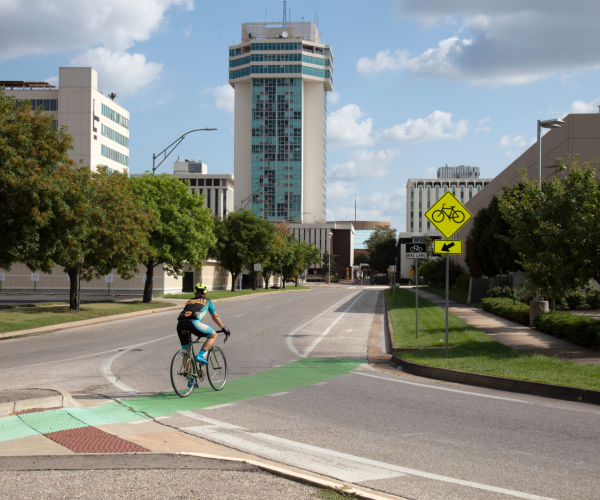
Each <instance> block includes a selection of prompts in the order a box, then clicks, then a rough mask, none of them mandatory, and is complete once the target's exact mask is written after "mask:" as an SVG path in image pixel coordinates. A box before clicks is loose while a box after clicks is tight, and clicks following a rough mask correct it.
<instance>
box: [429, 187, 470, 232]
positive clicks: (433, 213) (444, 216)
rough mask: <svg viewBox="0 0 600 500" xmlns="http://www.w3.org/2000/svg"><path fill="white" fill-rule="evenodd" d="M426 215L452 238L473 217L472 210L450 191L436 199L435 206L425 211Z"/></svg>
mask: <svg viewBox="0 0 600 500" xmlns="http://www.w3.org/2000/svg"><path fill="white" fill-rule="evenodd" d="M425 217H427V219H428V220H429V221H430V222H431V223H432V224H433V225H434V226H435V227H436V228H437V229H438V231H439V232H440V233H442V234H443V235H444V236H445V237H446V238H450V237H451V236H452V235H453V234H454V233H456V231H458V230H459V229H460V228H461V227H463V226H464V225H465V224H466V223H467V222H469V220H471V219H472V218H473V215H472V214H471V212H469V211H468V210H467V208H466V207H465V206H464V205H463V204H462V203H461V202H460V201H458V198H457V197H456V196H454V195H453V194H452V193H451V192H450V191H446V193H445V194H444V195H443V196H442V197H441V198H440V199H439V200H438V201H436V202H435V203H434V204H433V206H432V207H431V208H430V209H429V210H427V212H425Z"/></svg>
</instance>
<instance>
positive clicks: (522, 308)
mask: <svg viewBox="0 0 600 500" xmlns="http://www.w3.org/2000/svg"><path fill="white" fill-rule="evenodd" d="M492 290H493V288H492ZM481 307H482V308H483V310H484V311H487V312H489V313H492V314H495V315H496V316H501V317H503V318H506V319H509V320H511V321H514V322H515V323H520V324H522V325H526V326H529V306H527V305H525V304H521V303H519V302H517V303H516V304H513V301H512V299H508V298H506V299H502V298H496V297H491V298H485V299H482V300H481Z"/></svg>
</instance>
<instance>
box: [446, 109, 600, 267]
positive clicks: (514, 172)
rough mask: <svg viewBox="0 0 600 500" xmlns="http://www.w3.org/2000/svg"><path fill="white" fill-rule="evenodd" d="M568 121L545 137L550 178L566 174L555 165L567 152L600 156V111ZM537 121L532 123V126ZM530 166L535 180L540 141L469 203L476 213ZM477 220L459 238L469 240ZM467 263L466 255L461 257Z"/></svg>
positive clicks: (545, 167) (583, 156)
mask: <svg viewBox="0 0 600 500" xmlns="http://www.w3.org/2000/svg"><path fill="white" fill-rule="evenodd" d="M564 121H565V123H564V124H563V125H561V127H560V128H555V129H550V130H549V131H548V133H546V134H545V135H544V136H543V137H542V178H543V179H548V178H551V177H554V176H555V175H557V176H559V177H563V176H564V175H565V174H562V173H557V172H556V169H555V168H554V159H555V158H563V159H565V157H566V155H567V154H570V155H572V156H574V155H579V156H580V159H581V161H592V160H598V159H600V114H597V113H590V114H570V115H567V116H566V117H565V118H564ZM533 125H534V124H533V123H532V126H533ZM522 169H526V170H527V178H528V179H530V180H532V179H536V178H537V176H538V165H537V143H536V144H533V145H532V146H531V147H530V148H529V149H527V151H525V152H524V153H523V154H522V155H521V156H519V157H518V158H517V159H516V160H515V161H513V162H512V163H511V164H510V165H509V166H508V167H506V168H505V169H504V170H503V171H502V172H501V173H500V174H499V175H497V176H496V177H495V178H494V179H492V180H491V181H490V182H489V184H488V185H487V186H486V187H485V188H484V189H482V190H481V192H480V193H479V194H478V195H477V196H476V197H474V198H473V199H472V200H469V201H467V203H466V204H465V205H466V207H467V208H468V209H469V211H470V212H471V213H472V214H473V215H474V216H475V215H477V212H479V210H480V209H482V208H485V207H487V206H488V204H489V203H490V200H491V199H492V197H493V196H494V195H496V196H497V195H498V194H499V193H501V192H502V190H503V188H504V186H505V185H506V184H508V185H509V186H512V185H513V184H515V183H518V182H520V180H521V175H520V174H519V172H518V170H522ZM472 225H473V221H472V220H471V222H469V223H467V224H465V226H464V227H463V228H462V229H461V230H460V231H459V232H458V233H457V239H460V240H463V241H465V240H466V238H467V236H468V234H469V231H470V230H471V227H472ZM460 262H461V263H462V264H463V265H464V255H463V256H462V258H461V259H460Z"/></svg>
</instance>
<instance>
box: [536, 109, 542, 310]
mask: <svg viewBox="0 0 600 500" xmlns="http://www.w3.org/2000/svg"><path fill="white" fill-rule="evenodd" d="M537 167H538V168H537V170H538V187H539V188H540V192H541V191H542V122H541V120H538V121H537ZM535 300H536V302H539V300H540V289H539V288H538V289H537V290H536V292H535Z"/></svg>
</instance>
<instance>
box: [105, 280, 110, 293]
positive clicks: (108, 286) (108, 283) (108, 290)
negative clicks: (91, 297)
mask: <svg viewBox="0 0 600 500" xmlns="http://www.w3.org/2000/svg"><path fill="white" fill-rule="evenodd" d="M106 295H110V281H109V282H108V292H106Z"/></svg>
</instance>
